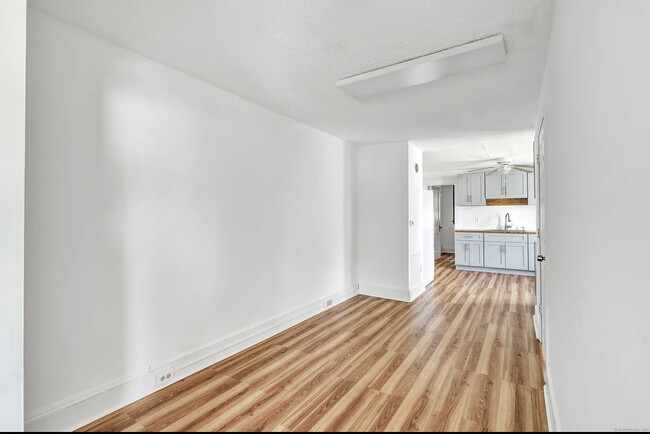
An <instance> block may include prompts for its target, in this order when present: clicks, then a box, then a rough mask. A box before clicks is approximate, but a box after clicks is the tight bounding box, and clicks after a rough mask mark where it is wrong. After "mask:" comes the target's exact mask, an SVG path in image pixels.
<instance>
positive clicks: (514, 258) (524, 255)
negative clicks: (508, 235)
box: [506, 243, 528, 270]
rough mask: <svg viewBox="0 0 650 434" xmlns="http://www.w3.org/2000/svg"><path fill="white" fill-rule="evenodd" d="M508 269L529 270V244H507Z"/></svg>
mask: <svg viewBox="0 0 650 434" xmlns="http://www.w3.org/2000/svg"><path fill="white" fill-rule="evenodd" d="M506 268H509V269H511V270H528V243H506Z"/></svg>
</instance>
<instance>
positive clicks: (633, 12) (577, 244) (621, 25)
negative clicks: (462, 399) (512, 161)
mask: <svg viewBox="0 0 650 434" xmlns="http://www.w3.org/2000/svg"><path fill="white" fill-rule="evenodd" d="M649 19H650V2H648V1H645V0H629V1H625V2H614V1H609V0H572V1H560V2H556V5H555V16H554V20H553V29H552V36H551V42H550V51H549V55H548V63H547V70H546V78H545V84H544V89H545V90H544V91H543V93H542V101H543V104H542V107H544V101H545V110H543V112H545V115H546V124H547V129H546V151H547V153H546V167H547V173H548V177H547V182H548V202H547V228H546V237H547V249H546V252H544V254H545V256H546V262H545V267H546V269H547V272H548V275H547V276H545V283H546V289H547V297H546V312H547V320H548V322H547V324H548V329H547V336H546V337H544V339H546V340H547V345H548V346H549V349H548V353H547V354H546V361H547V363H548V374H549V380H550V385H551V389H552V391H553V393H552V396H553V398H554V401H555V407H556V409H557V413H556V416H558V420H559V428H561V429H563V430H592V429H593V430H615V429H640V430H643V429H646V430H647V429H648V428H649V427H650V412H649V411H648V409H649V408H650V398H649V397H648V390H649V389H650V370H649V369H648V360H650V315H649V314H648V308H649V306H650V285H649V284H648V273H647V268H648V246H649V245H650V235H649V232H648V231H647V222H648V213H649V212H650V205H648V191H649V189H650V177H649V176H648V161H650V146H648V101H650V81H649V79H648V77H650V57H648V55H647V53H648V51H649V50H650V26H648V20H649Z"/></svg>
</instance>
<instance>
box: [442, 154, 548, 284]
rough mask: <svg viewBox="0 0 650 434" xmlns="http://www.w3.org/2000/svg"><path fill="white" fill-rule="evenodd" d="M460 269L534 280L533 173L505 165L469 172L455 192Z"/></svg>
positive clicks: (458, 267) (457, 251) (534, 223)
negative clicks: (515, 275)
mask: <svg viewBox="0 0 650 434" xmlns="http://www.w3.org/2000/svg"><path fill="white" fill-rule="evenodd" d="M454 198H455V201H454V202H455V217H454V224H455V228H454V232H455V246H454V255H455V259H456V269H459V270H468V271H478V272H490V273H505V274H517V275H526V276H534V275H535V266H536V263H537V262H536V260H535V243H536V241H537V232H536V227H537V225H536V213H537V210H536V191H535V177H534V172H533V171H532V168H529V167H525V168H522V170H518V169H516V168H513V167H510V165H508V164H507V163H506V164H502V165H500V167H498V168H497V169H493V170H488V171H485V172H478V173H471V172H470V173H465V174H460V175H458V177H457V181H456V184H455V188H454Z"/></svg>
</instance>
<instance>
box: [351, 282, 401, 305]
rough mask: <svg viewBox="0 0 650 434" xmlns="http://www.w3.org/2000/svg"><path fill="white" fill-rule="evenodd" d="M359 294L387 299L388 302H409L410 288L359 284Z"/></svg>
mask: <svg viewBox="0 0 650 434" xmlns="http://www.w3.org/2000/svg"><path fill="white" fill-rule="evenodd" d="M359 294H361V295H369V296H371V297H379V298H387V299H389V300H397V301H411V290H410V288H401V287H399V286H389V285H379V284H376V283H359Z"/></svg>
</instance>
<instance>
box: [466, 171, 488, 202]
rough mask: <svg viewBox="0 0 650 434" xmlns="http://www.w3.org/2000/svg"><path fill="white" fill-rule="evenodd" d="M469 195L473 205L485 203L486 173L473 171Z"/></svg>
mask: <svg viewBox="0 0 650 434" xmlns="http://www.w3.org/2000/svg"><path fill="white" fill-rule="evenodd" d="M469 197H470V200H471V203H472V205H485V174H484V173H472V174H471V175H470V193H469Z"/></svg>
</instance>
